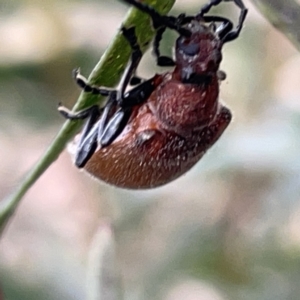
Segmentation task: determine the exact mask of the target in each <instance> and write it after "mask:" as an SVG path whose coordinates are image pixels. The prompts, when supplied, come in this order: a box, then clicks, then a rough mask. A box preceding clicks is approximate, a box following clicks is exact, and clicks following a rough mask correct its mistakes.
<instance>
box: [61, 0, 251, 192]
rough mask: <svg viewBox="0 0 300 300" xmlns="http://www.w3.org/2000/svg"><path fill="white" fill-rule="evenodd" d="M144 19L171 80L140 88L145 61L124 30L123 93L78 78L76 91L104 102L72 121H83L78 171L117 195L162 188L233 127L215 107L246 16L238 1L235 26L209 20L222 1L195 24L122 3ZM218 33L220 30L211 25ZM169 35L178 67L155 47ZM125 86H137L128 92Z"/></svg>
mask: <svg viewBox="0 0 300 300" xmlns="http://www.w3.org/2000/svg"><path fill="white" fill-rule="evenodd" d="M125 2H127V3H129V4H131V5H133V6H135V7H136V8H138V9H140V10H141V11H143V12H145V13H147V14H149V15H150V16H151V18H152V21H153V26H154V28H155V29H156V30H157V34H156V37H155V40H154V54H155V55H156V58H157V64H158V65H160V66H173V65H174V66H175V68H174V70H173V71H172V72H166V73H164V74H160V75H155V76H154V77H152V78H150V79H149V80H146V81H142V80H141V79H139V78H137V77H135V71H136V68H137V66H138V64H139V62H140V60H141V58H142V52H141V50H140V48H139V46H138V43H137V39H136V36H135V30H134V28H129V29H126V28H122V32H123V34H124V36H125V38H126V39H127V40H128V42H129V44H130V45H131V48H132V55H131V62H130V64H129V65H128V67H127V69H126V71H125V73H124V76H123V78H122V79H121V82H120V88H119V89H117V90H110V89H107V88H102V87H95V86H90V85H89V84H87V82H86V79H85V78H84V77H82V76H81V75H80V74H79V72H78V71H76V72H75V78H76V81H77V83H78V84H79V85H80V86H81V87H82V88H83V89H84V90H85V91H86V92H91V93H93V94H101V95H104V96H108V100H107V102H106V104H105V106H104V107H103V108H99V107H98V106H92V107H91V108H88V109H87V110H84V111H81V112H78V113H72V112H70V111H68V110H67V109H66V108H64V107H61V106H60V107H59V110H60V112H61V113H62V114H63V115H64V116H65V117H66V118H69V119H84V118H87V123H86V125H85V127H84V129H83V131H82V134H81V138H80V141H79V142H78V150H77V153H76V156H75V164H76V165H77V166H78V167H79V168H84V169H85V170H86V171H87V172H89V173H90V174H92V175H93V176H95V177H97V178H99V179H101V180H103V181H105V182H107V183H110V184H113V185H116V186H118V187H123V188H131V189H146V188H153V187H157V186H161V185H163V184H166V183H168V182H170V181H172V180H174V179H176V178H178V177H179V176H181V175H182V174H183V173H185V172H186V171H188V170H189V169H190V168H191V167H192V166H193V165H194V164H195V163H196V162H197V161H198V160H199V159H200V158H201V157H202V156H203V155H204V153H205V152H206V150H207V149H209V148H210V147H211V146H212V145H213V144H214V143H215V142H216V141H217V140H218V139H219V137H220V136H221V135H222V133H223V132H224V130H225V129H226V127H227V126H228V124H229V123H230V120H231V113H230V110H229V109H227V108H226V107H225V106H223V105H222V104H220V103H219V101H218V96H219V83H220V80H223V79H224V78H225V74H224V73H223V72H222V71H220V70H219V65H220V62H221V59H222V54H221V50H222V47H223V45H224V43H226V42H229V41H232V40H234V39H236V38H237V37H238V36H239V33H240V31H241V29H242V26H243V22H244V20H245V17H246V14H247V9H246V8H245V6H244V4H243V2H242V1H241V0H234V2H235V4H237V6H239V7H240V9H241V14H240V18H239V23H238V25H237V27H236V28H235V29H233V24H232V22H231V21H230V20H228V19H226V18H224V17H219V16H207V15H206V13H207V12H208V11H209V10H210V8H211V7H212V6H214V5H218V4H219V3H220V2H221V0H211V1H210V2H209V3H208V4H206V5H205V6H204V7H203V8H202V9H201V11H200V13H199V14H197V15H196V16H185V15H184V14H181V15H180V16H178V17H177V18H176V17H173V16H162V15H160V14H158V13H157V12H156V11H155V10H154V9H153V8H151V7H149V6H147V5H146V4H142V3H141V2H138V1H136V0H125ZM218 23H219V25H218V26H217V25H216V24H218ZM166 28H170V29H173V30H176V31H177V32H178V33H179V37H178V39H177V41H176V46H175V60H174V61H173V59H171V58H169V57H165V56H161V55H160V51H159V43H160V40H161V38H162V34H163V32H164V31H165V29H166ZM129 82H131V83H135V84H137V86H136V87H134V88H132V89H131V90H130V91H129V92H127V93H125V89H126V88H127V86H128V85H129Z"/></svg>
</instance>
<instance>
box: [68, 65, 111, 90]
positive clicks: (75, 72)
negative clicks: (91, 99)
mask: <svg viewBox="0 0 300 300" xmlns="http://www.w3.org/2000/svg"><path fill="white" fill-rule="evenodd" d="M73 77H74V79H75V80H76V83H77V84H78V85H79V86H80V87H81V88H82V89H83V90H84V91H85V92H87V93H92V94H93V95H101V96H108V95H109V94H110V93H111V92H112V91H113V89H109V88H106V87H98V86H93V85H90V84H88V82H87V79H86V78H85V77H84V76H82V75H81V74H80V70H79V69H75V70H73Z"/></svg>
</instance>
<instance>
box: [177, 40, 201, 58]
mask: <svg viewBox="0 0 300 300" xmlns="http://www.w3.org/2000/svg"><path fill="white" fill-rule="evenodd" d="M178 48H179V49H180V50H182V51H183V53H184V54H186V55H188V56H194V55H196V54H198V53H199V51H200V46H199V43H184V41H182V40H181V41H179V43H178Z"/></svg>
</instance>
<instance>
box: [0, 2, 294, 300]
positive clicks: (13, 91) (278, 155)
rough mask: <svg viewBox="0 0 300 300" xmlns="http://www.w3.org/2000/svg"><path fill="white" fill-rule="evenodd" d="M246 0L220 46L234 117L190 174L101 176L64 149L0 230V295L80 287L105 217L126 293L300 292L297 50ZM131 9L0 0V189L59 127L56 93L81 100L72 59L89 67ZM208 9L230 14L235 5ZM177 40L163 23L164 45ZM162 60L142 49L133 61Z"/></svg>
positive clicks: (144, 296) (68, 295)
mask: <svg viewBox="0 0 300 300" xmlns="http://www.w3.org/2000/svg"><path fill="white" fill-rule="evenodd" d="M204 3H206V1H204V0H202V1H199V0H178V1H177V2H176V4H175V6H174V8H173V10H172V11H173V12H174V14H178V13H181V12H187V13H191V14H194V13H195V12H197V11H198V10H199V7H200V6H201V5H203V4H204ZM245 4H246V6H247V7H248V8H249V15H248V18H247V20H246V26H245V28H244V29H243V31H242V34H241V37H240V38H239V39H237V40H236V41H234V42H232V43H229V44H226V46H225V47H224V51H223V57H224V58H223V62H222V70H224V71H225V72H226V73H227V79H226V80H225V81H224V82H222V85H221V99H222V102H224V103H226V105H227V106H228V107H229V108H230V109H231V110H232V112H233V114H234V119H233V121H232V123H231V124H230V126H229V128H228V129H227V130H226V132H225V133H224V135H223V136H222V138H221V139H220V140H219V141H218V142H217V144H216V145H215V146H214V147H213V148H212V149H211V150H210V151H209V152H208V153H207V154H206V156H205V157H204V158H203V159H202V160H201V161H200V162H199V163H198V164H197V165H196V166H195V167H194V168H193V169H192V170H191V171H190V172H188V173H187V174H185V175H184V176H182V177H180V178H179V179H178V180H176V181H174V182H172V183H170V184H168V185H166V186H164V187H161V188H157V189H154V190H149V191H127V190H121V189H118V188H115V187H112V186H108V185H106V184H104V183H101V182H96V181H95V180H93V179H91V178H90V177H89V176H88V175H86V174H85V173H83V172H80V171H78V170H77V169H76V168H75V167H74V166H73V164H72V160H71V158H70V156H69V154H68V152H67V151H65V152H64V153H62V155H61V156H60V157H59V159H58V160H57V161H56V162H55V163H54V164H53V165H52V166H51V167H50V168H49V169H48V170H47V172H46V173H45V174H44V175H43V176H42V177H41V178H40V180H39V181H38V182H37V183H36V184H35V185H34V187H33V188H32V189H31V190H30V192H29V193H28V194H27V195H26V197H25V198H24V199H23V201H22V202H21V205H20V206H19V208H18V210H17V211H16V214H15V215H14V217H13V218H12V219H11V221H10V224H9V226H8V227H7V229H6V231H5V233H4V235H3V237H2V240H1V243H0V286H2V290H3V292H4V294H5V296H6V298H5V299H8V300H19V299H22V300H26V299H31V300H34V299H43V300H44V299H45V300H54V299H66V300H69V299H76V300H77V299H78V300H79V299H80V300H81V299H87V297H88V296H87V295H88V290H89V284H90V282H89V280H88V278H89V274H90V269H91V268H93V262H91V261H92V260H91V256H92V254H91V252H93V245H95V236H98V235H97V232H99V228H100V231H101V228H112V229H113V237H112V238H113V239H114V241H115V242H114V245H115V256H114V258H113V260H114V263H115V269H114V272H117V270H118V274H119V276H120V278H121V286H122V289H123V293H124V299H126V300H148V299H149V300H150V299H162V300H182V299H185V300H201V299H203V300H204V299H205V300H227V299H233V300H235V299H236V300H239V299H243V300H244V299H245V300H248V299H249V300H250V299H251V300H254V299H260V300H268V299H270V300H271V299H272V300H275V299H278V300H285V299H289V300H293V299H295V300H297V299H299V294H300V285H299V282H300V201H299V200H300V139H299V136H300V101H299V99H300V67H299V66H300V56H299V53H298V52H297V51H296V49H295V48H294V47H293V46H292V45H291V44H290V42H289V41H288V40H287V39H286V37H285V36H283V35H282V34H281V33H279V32H277V31H276V29H274V28H273V27H272V26H271V25H270V24H269V23H268V22H267V21H266V20H265V19H264V18H263V17H262V16H261V15H260V13H259V12H257V10H256V8H255V7H253V6H252V5H251V3H250V2H249V1H247V0H245ZM127 9H128V7H127V6H126V5H124V4H123V3H121V2H120V1H117V0H114V1H101V0H97V1H96V0H94V1H92V0H89V1H83V0H81V1H80V0H77V1H76V0H59V1H58V0H48V1H39V0H26V1H25V0H23V1H22V0H10V1H5V0H4V1H3V0H2V1H1V0H0V40H1V46H0V107H1V108H0V116H1V117H0V157H1V160H0V198H1V199H2V198H4V197H5V196H7V195H8V194H9V193H10V192H11V191H13V190H14V188H15V186H16V185H17V183H18V182H19V181H21V179H22V177H23V176H24V175H25V174H26V172H27V171H28V170H29V169H30V168H31V167H32V166H33V165H34V164H35V162H37V161H38V159H39V158H40V157H41V155H42V154H43V153H44V151H45V150H46V149H47V147H48V146H49V145H50V143H51V141H52V140H53V138H54V137H55V135H56V133H57V132H58V130H59V129H60V127H61V126H62V124H63V122H64V119H63V118H62V117H61V116H60V115H59V114H58V112H57V110H56V109H57V104H58V103H59V102H62V103H63V104H64V105H66V106H68V107H72V105H73V104H74V102H75V101H76V99H77V97H78V95H79V89H78V88H77V87H76V85H75V83H74V82H73V80H72V77H71V71H72V69H73V68H75V67H79V66H80V67H81V71H82V74H83V75H86V76H87V75H88V74H89V72H90V71H91V70H92V68H93V66H94V65H95V64H96V63H97V61H98V60H99V57H100V56H101V54H102V53H103V52H104V50H105V48H106V47H107V45H108V43H109V41H110V40H111V39H112V38H113V36H114V35H115V33H116V31H117V29H118V28H119V26H120V24H121V22H122V19H123V17H124V15H125V14H126V12H127ZM214 12H216V13H218V14H219V13H222V14H223V15H225V16H229V17H230V18H233V19H234V20H237V17H238V9H236V8H235V7H234V6H233V5H232V4H224V5H222V6H220V7H218V8H217V9H215V10H214ZM174 38H176V35H175V34H173V33H167V34H166V36H165V38H164V42H163V43H162V44H163V46H162V47H163V50H162V52H164V53H171V51H172V49H171V48H170V45H172V44H173V41H174ZM163 71H164V69H158V68H154V64H153V59H152V57H151V55H150V54H149V53H147V55H146V56H145V59H144V60H143V62H142V64H141V66H140V68H139V72H138V73H139V74H140V75H141V76H145V77H149V76H152V75H153V74H154V73H155V72H163ZM96 252H97V251H96ZM0 294H1V293H0ZM105 297H106V298H105ZM105 297H103V299H106V300H111V299H115V298H113V297H114V296H109V293H106V294H105ZM0 299H1V295H0Z"/></svg>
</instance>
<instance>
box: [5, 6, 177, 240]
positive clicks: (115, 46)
mask: <svg viewBox="0 0 300 300" xmlns="http://www.w3.org/2000/svg"><path fill="white" fill-rule="evenodd" d="M145 2H147V3H149V4H150V5H151V6H153V7H154V8H155V9H156V10H157V11H158V12H160V13H162V14H166V13H167V12H168V11H169V10H170V9H171V7H172V6H173V4H174V2H175V0H147V1H145ZM120 5H122V4H121V3H120ZM123 24H124V25H125V26H126V27H130V26H134V27H135V28H136V34H137V37H138V40H139V44H140V45H141V48H142V50H143V51H145V50H146V48H147V47H148V46H149V44H150V42H151V40H152V38H153V36H154V31H153V30H149V29H150V28H152V27H151V22H150V19H149V17H148V16H147V15H145V14H143V13H141V12H139V11H137V10H136V9H131V10H130V11H129V13H128V15H127V16H126V18H125V20H124V22H123ZM130 52H131V49H130V46H129V45H128V43H127V41H126V40H125V38H124V37H123V36H122V34H120V33H118V34H117V35H116V37H115V38H114V39H113V41H112V43H111V44H110V46H109V47H108V49H107V50H106V52H105V53H104V54H103V56H102V57H101V59H100V61H99V63H98V64H97V65H96V66H95V68H94V69H93V71H92V72H91V75H90V76H89V78H88V80H89V82H90V83H91V84H99V85H100V84H101V86H107V87H111V86H114V85H116V84H117V82H118V81H119V80H120V77H121V76H122V73H123V72H124V69H125V67H126V64H127V62H128V60H129V57H130ZM100 100H101V98H99V97H97V96H92V95H89V94H87V93H84V92H82V93H81V94H80V96H79V98H78V100H77V102H76V104H75V106H74V111H78V110H81V109H83V108H85V107H89V106H91V105H93V104H96V103H99V101H100ZM81 125H82V122H81V121H66V122H65V124H64V125H63V127H62V128H61V130H60V131H59V133H58V134H57V136H56V138H55V139H54V141H53V142H52V144H51V145H50V147H49V148H48V150H47V151H46V152H45V154H44V155H43V156H42V158H41V159H40V160H39V162H38V163H37V164H36V165H35V166H34V167H33V168H32V170H31V171H30V172H29V174H28V175H27V176H26V177H25V178H24V180H23V181H22V182H21V184H20V185H19V186H18V187H17V188H16V190H15V191H14V192H13V193H12V194H11V195H10V196H9V197H7V198H6V199H4V200H3V201H2V202H1V205H0V234H1V233H2V232H3V230H4V228H5V225H6V224H7V222H8V220H9V219H10V217H11V216H12V215H13V213H14V211H15V209H16V208H17V206H18V204H19V202H20V200H21V199H22V197H23V196H24V195H25V194H26V192H27V191H28V190H29V189H30V187H31V186H32V185H33V184H34V183H35V182H36V181H37V179H38V178H39V177H40V176H41V175H42V174H43V173H44V172H45V171H46V170H47V168H48V167H49V166H50V165H51V164H52V163H53V162H54V161H55V160H56V159H57V158H58V156H59V154H60V153H61V152H62V151H63V150H64V148H65V146H66V144H67V143H68V141H69V140H70V139H72V138H73V137H74V135H75V134H76V133H77V132H78V130H79V128H80V126H81Z"/></svg>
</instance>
